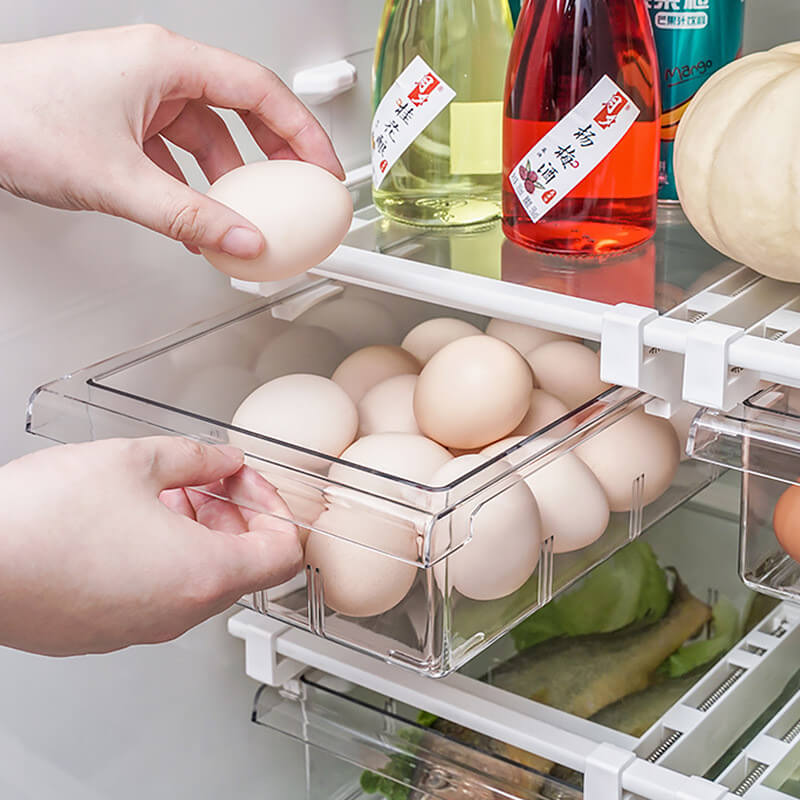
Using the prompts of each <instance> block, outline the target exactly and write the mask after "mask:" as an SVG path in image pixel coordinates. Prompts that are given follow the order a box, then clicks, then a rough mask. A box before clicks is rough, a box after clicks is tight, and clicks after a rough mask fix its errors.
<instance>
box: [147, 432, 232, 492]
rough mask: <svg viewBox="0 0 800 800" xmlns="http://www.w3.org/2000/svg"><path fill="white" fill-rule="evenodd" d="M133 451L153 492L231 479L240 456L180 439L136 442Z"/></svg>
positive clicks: (222, 447) (229, 449) (155, 438)
mask: <svg viewBox="0 0 800 800" xmlns="http://www.w3.org/2000/svg"><path fill="white" fill-rule="evenodd" d="M137 447H138V448H141V456H142V458H143V459H144V461H145V463H146V464H147V465H148V479H149V482H150V483H151V484H152V487H153V489H155V491H156V492H161V491H163V490H164V489H181V488H183V487H186V486H202V485H204V484H207V483H214V482H215V481H219V480H221V479H222V478H227V477H228V476H229V475H233V474H234V473H235V472H237V471H238V470H239V469H241V467H242V463H243V461H244V454H243V453H242V451H241V450H239V449H238V448H236V447H230V446H228V445H210V444H204V443H203V442H197V441H194V440H193V439H184V438H182V437H180V436H152V437H149V438H146V439H139V440H138V441H137Z"/></svg>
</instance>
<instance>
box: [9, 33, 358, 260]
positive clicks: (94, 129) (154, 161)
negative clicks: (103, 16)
mask: <svg viewBox="0 0 800 800" xmlns="http://www.w3.org/2000/svg"><path fill="white" fill-rule="evenodd" d="M211 106H217V107H221V108H231V109H236V110H237V111H238V112H239V114H240V116H241V118H242V119H243V120H244V122H245V124H246V125H247V127H248V129H249V131H250V133H251V134H252V136H253V138H254V139H255V141H256V142H257V143H258V145H259V146H260V147H261V149H262V150H263V151H264V153H266V155H267V156H269V157H270V158H299V159H303V160H305V161H311V162H314V163H316V164H319V165H320V166H322V167H325V168H326V169H328V170H329V171H330V172H332V173H333V174H334V175H337V176H338V177H341V178H343V177H344V172H343V170H342V166H341V164H340V163H339V160H338V159H337V157H336V154H335V153H334V150H333V146H332V145H331V142H330V140H329V139H328V136H327V134H326V133H325V132H324V130H323V129H322V127H321V126H320V124H319V123H318V122H317V120H316V119H315V118H314V116H313V115H312V114H311V113H310V112H309V111H308V110H307V109H306V108H305V106H304V105H303V104H302V103H301V102H300V101H299V100H298V99H297V98H296V97H295V96H294V95H293V94H292V93H291V92H290V91H289V89H288V88H287V87H286V86H285V84H283V83H282V82H281V80H280V79H279V78H278V77H277V76H276V75H275V74H274V73H273V72H271V71H270V70H268V69H266V68H265V67H262V66H261V65H259V64H257V63H255V62H254V61H250V60H248V59H246V58H243V57H241V56H238V55H235V54H233V53H230V52H228V51H226V50H219V49H217V48H214V47H209V46H207V45H204V44H199V43H197V42H193V41H191V40H189V39H185V38H183V37H182V36H178V35H177V34H174V33H170V32H169V31H166V30H164V29H163V28H159V27H158V26H155V25H135V26H131V27H126V28H111V29H107V30H97V31H86V32H81V33H71V34H66V35H62V36H53V37H49V38H45V39H35V40H32V41H28V42H17V43H11V44H4V45H0V119H2V120H3V133H2V136H1V137H0V187H2V188H4V189H7V190H8V191H10V192H12V193H14V194H16V195H18V196H20V197H25V198H28V199H29V200H35V201H36V202H39V203H44V204H45V205H49V206H54V207H57V208H66V209H73V210H77V209H84V210H86V209H88V210H95V211H103V212H106V213H108V214H114V215H116V216H119V217H125V218H126V219H129V220H133V221H134V222H138V223H140V224H141V225H145V226H147V227H148V228H152V229H153V230H155V231H158V232H159V233H163V234H165V235H167V236H171V237H172V238H174V239H177V240H179V241H181V242H183V243H184V244H185V245H186V246H187V247H189V249H190V250H192V251H194V252H199V249H198V248H200V247H203V248H207V249H209V250H216V251H221V252H226V253H228V254H230V255H233V256H237V257H239V258H254V257H256V256H257V255H259V254H260V253H261V251H262V250H263V248H264V238H263V236H262V235H261V233H260V231H258V229H256V228H255V227H253V225H252V224H250V223H249V222H248V221H247V220H246V219H244V218H243V217H241V216H240V215H239V214H236V213H235V212H233V211H232V210H231V209H229V208H227V207H226V206H224V205H222V204H220V203H217V202H216V201H214V200H211V199H209V198H207V197H206V196H205V195H203V194H201V193H199V192H196V191H194V190H192V189H190V188H189V187H188V186H186V183H185V178H184V176H183V174H182V173H181V170H180V168H179V167H178V165H177V163H176V162H175V160H174V159H173V157H172V155H171V154H170V152H169V150H168V149H167V146H166V144H165V140H167V141H170V142H172V143H173V144H175V145H177V146H178V147H180V148H182V149H183V150H187V151H188V152H189V153H191V154H192V155H193V156H194V157H195V159H196V160H197V162H198V164H199V165H200V167H201V169H202V170H203V172H204V173H205V175H206V177H207V178H208V180H209V181H214V180H216V179H217V178H218V177H219V176H220V175H223V174H224V173H226V172H228V171H230V170H231V169H233V168H235V167H237V166H240V165H241V164H242V158H241V156H240V154H239V151H238V150H237V148H236V145H235V144H234V141H233V139H232V138H231V135H230V133H229V131H228V128H227V126H226V125H225V123H224V122H223V120H222V118H221V117H220V116H219V115H218V114H217V113H215V112H214V111H213V110H212V109H211Z"/></svg>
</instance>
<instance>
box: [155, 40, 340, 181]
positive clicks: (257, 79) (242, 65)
mask: <svg viewBox="0 0 800 800" xmlns="http://www.w3.org/2000/svg"><path fill="white" fill-rule="evenodd" d="M170 36H173V37H174V39H175V40H176V41H177V42H178V47H177V49H176V52H175V59H176V63H175V64H174V67H175V68H174V69H173V70H172V71H171V82H170V84H168V86H169V88H168V90H167V93H166V95H164V96H163V99H164V100H168V99H178V98H181V97H184V98H185V97H193V98H197V99H201V100H203V101H204V102H206V103H208V104H210V105H214V106H218V107H220V108H231V109H236V110H239V111H248V112H250V113H252V114H254V115H255V116H256V117H257V118H258V119H259V120H261V122H263V123H264V125H266V126H267V127H268V128H270V129H271V130H273V131H275V133H277V134H278V136H280V137H281V138H282V139H284V140H285V141H286V142H287V144H288V145H289V146H290V147H291V149H292V150H293V151H294V152H295V153H297V155H298V156H299V157H300V158H301V159H303V160H304V161H310V162H312V163H314V164H317V165H319V166H320V167H323V168H325V169H327V170H328V171H329V172H331V173H333V174H334V175H336V176H337V177H338V178H342V179H343V178H344V169H343V168H342V164H341V162H340V161H339V159H338V157H337V156H336V152H335V150H334V149H333V144H331V140H330V138H329V137H328V134H327V133H325V131H324V129H323V128H322V126H321V125H320V124H319V122H318V121H317V119H316V117H315V116H314V115H313V114H312V113H311V112H310V111H309V110H308V109H307V108H306V107H305V106H304V105H303V103H301V102H300V100H299V99H298V98H297V97H296V96H295V95H294V94H293V93H292V92H291V90H290V89H289V87H288V86H286V84H285V83H284V82H283V81H282V80H281V79H280V78H279V77H278V76H277V75H276V74H275V73H274V72H272V70H269V69H267V68H266V67H264V66H262V65H261V64H258V63H257V62H255V61H251V60H250V59H248V58H244V57H243V56H239V55H236V54H235V53H231V52H230V51H228V50H222V49H220V48H217V47H211V46H210V45H205V44H200V43H198V42H192V41H190V40H189V39H184V38H183V37H181V36H177V35H176V34H170ZM161 63H162V64H163V61H162V62H161Z"/></svg>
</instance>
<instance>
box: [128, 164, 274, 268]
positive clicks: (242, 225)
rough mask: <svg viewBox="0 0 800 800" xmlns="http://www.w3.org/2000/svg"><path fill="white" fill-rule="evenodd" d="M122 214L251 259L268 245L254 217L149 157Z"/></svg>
mask: <svg viewBox="0 0 800 800" xmlns="http://www.w3.org/2000/svg"><path fill="white" fill-rule="evenodd" d="M116 205H117V208H116V210H115V211H114V213H116V214H117V215H118V216H121V217H124V218H125V219H129V220H131V221H132V222H137V223H139V224H140V225H144V226H145V227H146V228H150V229H152V230H154V231H157V232H158V233H163V234H164V235H165V236H169V237H170V238H171V239H176V240H177V241H179V242H183V244H186V245H189V246H190V247H196V248H204V249H207V250H213V251H216V252H221V253H227V254H228V255H230V256H234V257H235V258H244V259H252V258H255V257H256V256H258V255H260V254H261V253H262V251H263V250H264V247H265V242H264V237H263V235H262V234H261V231H259V230H258V228H256V227H255V226H254V225H253V224H252V223H251V222H249V221H248V220H247V219H245V218H244V217H243V216H241V215H240V214H237V213H236V212H235V211H233V210H232V209H230V208H228V207H227V206H225V205H223V204H222V203H218V202H217V201H216V200H212V199H211V198H210V197H207V196H206V195H204V194H201V193H200V192H198V191H195V190H194V189H192V188H191V187H189V186H187V185H186V184H184V183H181V181H179V180H177V179H176V178H173V177H172V176H171V175H168V174H167V173H166V172H164V171H163V170H162V169H160V168H159V167H158V166H156V165H155V164H154V163H153V162H152V161H150V159H148V158H143V159H140V160H139V161H138V162H137V164H136V168H135V171H134V173H133V175H132V176H131V179H130V181H129V183H128V185H127V186H126V189H125V192H124V194H121V196H120V197H118V198H117V204H116Z"/></svg>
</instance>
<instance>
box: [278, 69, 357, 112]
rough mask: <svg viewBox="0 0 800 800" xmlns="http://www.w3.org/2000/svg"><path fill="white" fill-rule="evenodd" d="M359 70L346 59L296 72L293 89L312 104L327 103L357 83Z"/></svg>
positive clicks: (302, 98)
mask: <svg viewBox="0 0 800 800" xmlns="http://www.w3.org/2000/svg"><path fill="white" fill-rule="evenodd" d="M357 79H358V70H356V68H355V66H354V65H353V64H351V63H350V62H349V61H345V60H344V59H342V60H340V61H332V62H331V63H330V64H322V65H321V66H318V67H311V69H304V70H303V71H302V72H297V73H295V76H294V80H293V81H292V91H293V92H294V93H295V94H296V95H297V96H298V97H299V98H300V99H301V100H303V101H304V102H306V103H308V104H309V105H312V106H318V105H321V104H322V103H327V102H328V101H329V100H333V98H334V97H338V96H339V95H340V94H344V92H347V91H349V90H350V89H352V88H353V87H354V86H355V85H356V80H357Z"/></svg>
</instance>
